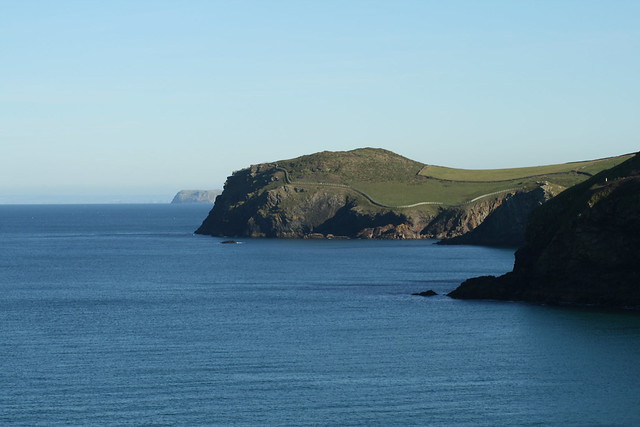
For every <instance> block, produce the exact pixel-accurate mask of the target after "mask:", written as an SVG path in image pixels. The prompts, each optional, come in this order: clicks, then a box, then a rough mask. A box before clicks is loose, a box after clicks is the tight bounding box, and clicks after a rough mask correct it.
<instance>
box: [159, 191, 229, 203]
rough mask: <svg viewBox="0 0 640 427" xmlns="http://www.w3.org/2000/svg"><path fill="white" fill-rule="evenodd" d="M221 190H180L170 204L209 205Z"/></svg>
mask: <svg viewBox="0 0 640 427" xmlns="http://www.w3.org/2000/svg"><path fill="white" fill-rule="evenodd" d="M221 193H222V190H181V191H178V193H177V194H176V195H175V196H174V197H173V200H172V201H171V203H172V204H180V203H210V204H213V203H214V202H215V200H216V197H218V195H220V194H221Z"/></svg>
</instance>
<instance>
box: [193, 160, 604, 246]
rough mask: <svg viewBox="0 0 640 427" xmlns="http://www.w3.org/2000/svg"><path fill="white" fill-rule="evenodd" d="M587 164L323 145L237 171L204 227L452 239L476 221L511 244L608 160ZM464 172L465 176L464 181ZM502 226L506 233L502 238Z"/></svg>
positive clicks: (239, 232)
mask: <svg viewBox="0 0 640 427" xmlns="http://www.w3.org/2000/svg"><path fill="white" fill-rule="evenodd" d="M587 163H588V164H582V163H581V164H580V165H573V164H572V165H561V167H559V166H554V167H553V168H552V169H549V168H547V167H542V168H539V169H536V170H535V171H534V172H536V174H535V175H534V176H524V173H523V172H522V171H521V170H519V169H514V170H499V171H497V172H496V171H478V172H476V171H464V170H454V169H444V168H438V167H430V166H427V165H425V164H422V163H419V162H415V161H413V160H410V159H407V158H405V157H402V156H399V155H397V154H395V153H392V152H390V151H387V150H382V149H373V148H364V149H357V150H352V151H347V152H322V153H316V154H312V155H308V156H302V157H299V158H295V159H291V160H282V161H278V162H274V163H263V164H259V165H253V166H251V167H249V168H246V169H243V170H240V171H237V172H234V173H233V175H232V176H230V177H228V179H227V182H226V183H225V187H224V191H223V193H222V194H221V195H220V196H219V197H218V198H217V199H216V204H215V206H214V208H213V209H212V210H211V212H210V213H209V216H208V217H207V218H206V219H205V220H204V222H203V223H202V225H201V226H200V227H199V228H198V230H196V233H198V234H208V235H213V236H250V237H278V238H304V237H314V238H317V237H336V236H343V237H350V238H381V239H419V238H435V239H445V238H446V239H449V238H455V237H457V236H462V235H465V234H467V233H469V232H471V231H472V230H475V229H476V228H478V230H479V231H478V234H477V235H476V236H475V237H473V242H472V243H478V244H483V243H486V242H491V244H502V245H504V244H512V243H515V242H517V241H518V240H519V239H520V240H521V238H522V234H523V229H524V222H525V219H526V217H527V215H528V213H529V212H530V211H531V210H532V209H533V207H535V206H537V205H539V204H540V203H542V202H543V201H545V200H547V199H548V198H550V197H552V196H553V195H555V194H556V193H557V192H559V191H561V190H562V189H563V188H564V186H563V185H564V184H567V183H573V182H579V181H583V180H585V179H586V178H587V177H588V174H587V173H586V172H584V171H581V173H578V172H577V169H578V168H583V167H588V168H594V167H596V168H597V167H601V166H598V165H599V164H600V163H597V162H596V163H594V162H587ZM529 169H531V168H529ZM529 169H527V171H526V173H527V174H528V173H530V171H529ZM505 171H506V172H505ZM438 174H445V175H446V177H440V176H438ZM456 174H458V175H459V176H464V180H463V181H456V180H455V178H456ZM478 177H480V178H481V179H478ZM552 180H555V182H554V183H550V182H551V181H552ZM484 223H487V225H486V226H485V229H484V231H482V229H480V227H479V226H481V225H483V224H484ZM492 224H493V225H492ZM495 230H500V231H502V232H503V234H502V235H500V236H498V237H496V236H495V234H496V232H495ZM507 231H508V232H507ZM470 242H471V241H470ZM465 243H466V242H465Z"/></svg>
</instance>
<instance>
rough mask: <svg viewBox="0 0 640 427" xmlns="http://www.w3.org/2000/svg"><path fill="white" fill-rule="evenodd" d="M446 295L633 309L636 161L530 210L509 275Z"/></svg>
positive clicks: (637, 265)
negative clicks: (523, 234) (527, 223)
mask: <svg viewBox="0 0 640 427" xmlns="http://www.w3.org/2000/svg"><path fill="white" fill-rule="evenodd" d="M449 295H450V296H451V297H453V298H462V299H497V300H523V301H531V302H542V303H553V304H573V305H593V306H600V307H618V308H634V309H639V308H640V157H639V155H636V156H635V157H633V158H631V159H630V160H627V161H626V162H624V163H622V164H620V165H618V166H616V167H614V168H612V169H609V170H606V171H603V172H601V173H599V174H597V175H595V176H594V177H592V178H590V179H589V180H587V181H585V182H583V183H581V184H578V185H576V186H574V187H572V188H570V189H568V190H566V191H565V192H563V193H562V194H560V195H558V196H557V197H556V198H554V199H552V200H550V201H549V202H547V203H545V204H544V205H543V206H541V207H539V208H537V209H536V210H534V211H533V213H532V215H531V217H530V219H529V225H528V227H527V231H526V241H525V244H524V245H523V246H522V247H521V248H520V249H519V250H518V251H517V252H516V259H515V264H514V268H513V271H512V272H510V273H507V274H505V275H503V276H500V277H492V276H487V277H478V278H474V279H469V280H467V281H465V282H464V283H462V284H461V285H460V286H459V287H458V288H457V289H456V290H454V291H453V292H451V293H450V294H449Z"/></svg>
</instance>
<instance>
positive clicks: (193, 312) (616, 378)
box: [0, 204, 640, 426]
mask: <svg viewBox="0 0 640 427" xmlns="http://www.w3.org/2000/svg"><path fill="white" fill-rule="evenodd" d="M209 209H210V206H206V205H170V204H156V205H151V204H150V205H2V206H0V425H7V426H14V425H24V426H37V425H46V426H49V425H83V426H85V425H149V426H165V425H168V426H172V425H181V426H196V425H221V426H234V425H238V426H245V425H246V426H271V425H278V426H279V425H282V426H392V425H400V426H637V425H640V363H639V361H640V315H638V314H637V313H631V312H623V311H620V312H616V311H602V310H596V309H578V308H568V307H552V306H543V305H531V304H524V303H515V302H496V301H460V300H454V299H451V298H448V297H447V296H446V294H447V293H448V292H450V291H452V290H453V289H454V288H455V287H456V286H457V285H458V284H460V282H462V281H463V280H465V279H466V278H469V277H473V276H480V275H489V274H493V275H496V274H502V273H504V272H506V271H509V270H510V269H511V268H512V265H513V255H514V250H513V249H496V248H486V247H478V246H438V245H435V244H434V241H432V240H415V241H393V240H278V239H245V238H242V239H238V243H237V244H221V241H222V240H223V239H220V238H214V237H209V236H200V235H194V234H193V231H194V230H195V229H196V228H197V227H198V226H199V225H200V223H201V222H202V220H203V219H204V218H205V217H206V215H207V212H208V210H209ZM429 289H431V290H434V291H435V292H437V293H438V295H436V296H433V297H421V296H415V295H412V293H415V292H420V291H425V290H429Z"/></svg>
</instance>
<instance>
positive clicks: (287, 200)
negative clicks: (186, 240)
mask: <svg viewBox="0 0 640 427" xmlns="http://www.w3.org/2000/svg"><path fill="white" fill-rule="evenodd" d="M284 179H285V178H284V174H283V173H282V172H281V171H280V170H279V169H278V168H277V166H276V165H274V164H264V165H257V166H253V167H251V168H249V169H244V170H241V171H239V172H236V173H234V174H233V175H232V176H231V177H229V178H228V180H227V183H226V184H225V189H224V192H223V193H222V195H220V196H219V197H218V198H217V199H216V204H215V206H214V208H213V209H212V210H211V212H210V213H209V216H208V217H207V218H206V219H205V221H204V222H203V223H202V225H201V226H200V228H198V230H196V233H198V234H209V235H213V236H247V237H278V238H304V237H309V236H318V235H320V234H321V235H322V236H327V235H333V236H346V237H353V238H357V237H362V238H418V237H419V233H418V232H417V231H416V229H419V228H420V225H422V226H424V225H423V224H424V221H423V222H422V223H420V224H419V225H417V226H416V225H413V226H411V224H413V221H415V220H416V218H414V217H411V218H409V217H407V216H405V215H402V214H399V213H397V212H393V211H392V210H388V209H378V210H376V211H367V210H365V209H361V207H360V205H361V204H363V203H364V204H366V202H363V200H361V198H359V197H358V195H357V194H350V193H349V192H348V191H347V190H345V189H339V188H338V189H337V190H336V189H335V188H332V187H326V188H323V187H321V186H320V187H318V188H313V189H312V190H310V189H309V188H307V187H304V188H303V187H300V186H296V185H292V184H284V185H282V181H283V180H284ZM418 221H419V219H418Z"/></svg>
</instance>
